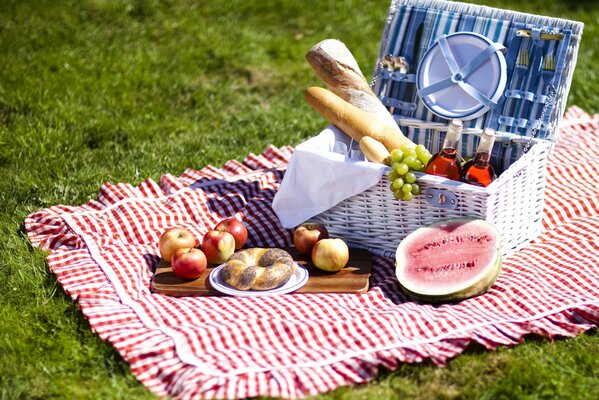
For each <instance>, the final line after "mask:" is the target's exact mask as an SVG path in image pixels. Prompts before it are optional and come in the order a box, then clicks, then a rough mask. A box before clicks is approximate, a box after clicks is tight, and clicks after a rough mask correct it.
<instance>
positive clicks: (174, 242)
mask: <svg viewBox="0 0 599 400" xmlns="http://www.w3.org/2000/svg"><path fill="white" fill-rule="evenodd" d="M197 245H198V241H197V239H196V238H195V236H194V235H193V233H191V232H190V231H188V230H187V229H184V228H169V229H167V230H166V231H164V233H163V234H162V236H160V242H159V243H158V250H160V255H161V256H162V258H163V259H164V261H167V262H171V258H172V257H173V253H174V252H175V250H177V249H184V248H190V247H196V246H197Z"/></svg>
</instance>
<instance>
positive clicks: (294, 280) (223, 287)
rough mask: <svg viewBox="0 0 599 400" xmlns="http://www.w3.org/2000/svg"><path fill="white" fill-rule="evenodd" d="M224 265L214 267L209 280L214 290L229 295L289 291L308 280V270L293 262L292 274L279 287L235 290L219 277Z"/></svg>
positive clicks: (249, 295)
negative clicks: (293, 269)
mask: <svg viewBox="0 0 599 400" xmlns="http://www.w3.org/2000/svg"><path fill="white" fill-rule="evenodd" d="M225 265H226V264H222V265H219V266H218V267H216V268H214V269H213V270H212V272H211V273H210V276H209V280H210V284H211V285H212V287H213V288H214V289H215V290H217V291H219V292H221V293H224V294H228V295H230V296H238V297H257V296H272V295H276V294H285V293H291V292H294V291H296V290H297V289H299V288H301V287H302V286H304V285H305V284H306V283H307V282H308V277H309V276H308V270H307V269H306V268H305V267H304V266H302V265H300V264H298V263H295V271H294V272H293V275H291V277H290V278H289V280H288V281H287V283H285V284H284V285H283V286H281V287H278V288H276V289H271V290H237V289H235V288H232V287H231V286H229V285H227V284H226V283H225V282H224V281H223V280H222V279H221V278H220V271H221V270H222V269H223V268H224V267H225Z"/></svg>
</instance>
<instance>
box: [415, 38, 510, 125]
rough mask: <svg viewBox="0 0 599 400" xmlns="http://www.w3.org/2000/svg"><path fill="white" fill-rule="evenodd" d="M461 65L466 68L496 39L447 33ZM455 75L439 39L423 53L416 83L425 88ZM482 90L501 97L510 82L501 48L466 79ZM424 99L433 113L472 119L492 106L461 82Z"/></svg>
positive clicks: (452, 49) (497, 97)
mask: <svg viewBox="0 0 599 400" xmlns="http://www.w3.org/2000/svg"><path fill="white" fill-rule="evenodd" d="M446 39H447V45H448V46H449V48H450V50H451V52H452V53H453V56H454V58H455V59H456V62H457V64H458V67H460V68H463V67H464V66H465V65H467V64H468V63H470V62H471V61H472V60H474V59H475V58H476V56H478V55H479V54H480V53H482V52H483V51H485V50H486V48H487V47H489V46H491V45H492V44H493V42H492V41H491V40H490V39H489V38H487V37H485V36H483V35H480V34H478V33H473V32H457V33H453V34H450V35H447V36H446ZM451 75H452V73H451V70H450V69H449V66H448V64H447V61H446V59H445V56H444V55H443V52H442V50H441V46H440V45H439V42H436V43H435V44H434V45H433V46H432V47H431V48H430V49H429V50H428V51H427V52H426V54H425V55H424V57H422V61H421V62H420V65H419V66H418V71H417V73H416V86H417V88H418V91H419V92H420V91H421V90H422V89H423V88H426V87H428V86H431V85H433V84H435V83H438V82H440V81H443V80H445V79H447V78H449V77H450V76H451ZM464 81H465V82H467V83H468V84H470V85H471V86H472V87H474V88H475V89H476V90H478V92H479V93H482V94H484V95H485V96H486V97H487V98H489V99H490V100H491V101H493V102H496V101H498V100H499V98H500V97H501V95H502V94H503V91H504V90H505V86H506V84H507V63H506V60H505V56H504V55H503V53H502V52H501V51H495V52H494V53H493V54H491V55H490V56H489V57H488V58H487V59H486V60H485V62H484V63H482V64H481V65H480V66H479V67H478V68H477V69H475V70H474V71H473V72H471V73H470V75H469V76H468V77H466V78H465V79H464ZM420 97H421V99H422V102H423V103H424V104H425V105H426V107H427V108H428V109H429V110H431V111H432V112H433V113H435V114H437V115H439V116H441V117H443V118H447V119H452V118H459V119H463V120H470V119H474V118H477V117H479V116H481V115H482V114H484V113H486V112H487V111H488V110H489V107H488V106H487V105H485V104H483V103H481V102H480V101H478V100H476V99H475V98H473V97H472V96H470V95H469V94H468V93H466V92H465V91H464V89H462V87H460V85H458V84H452V85H449V86H447V87H446V88H444V89H441V90H438V91H435V92H433V93H429V94H425V95H421V96H420Z"/></svg>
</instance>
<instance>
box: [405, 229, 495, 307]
mask: <svg viewBox="0 0 599 400" xmlns="http://www.w3.org/2000/svg"><path fill="white" fill-rule="evenodd" d="M500 248H501V239H500V236H499V234H498V232H497V230H496V229H495V228H494V227H493V225H491V224H489V223H487V222H485V221H483V220H478V219H464V218H462V219H453V220H447V221H443V222H441V223H437V224H433V225H429V226H427V227H423V228H420V229H417V230H416V231H414V232H412V233H411V234H410V235H408V237H406V238H405V239H404V240H403V241H402V242H401V244H400V246H399V248H398V250H397V278H398V279H399V282H400V284H401V286H402V287H403V288H404V289H405V290H406V291H407V292H409V293H411V294H422V295H423V296H433V297H434V296H437V297H439V300H444V299H447V300H453V299H456V298H463V297H462V296H465V295H467V296H468V297H469V296H471V295H474V294H472V292H473V291H474V292H478V291H479V290H483V291H484V290H486V289H487V287H488V286H489V285H490V284H492V283H493V282H490V283H489V280H491V279H492V281H494V280H495V278H496V276H497V273H498V272H499V268H500V266H501V253H500ZM475 294H477V293H475ZM456 296H457V297H456Z"/></svg>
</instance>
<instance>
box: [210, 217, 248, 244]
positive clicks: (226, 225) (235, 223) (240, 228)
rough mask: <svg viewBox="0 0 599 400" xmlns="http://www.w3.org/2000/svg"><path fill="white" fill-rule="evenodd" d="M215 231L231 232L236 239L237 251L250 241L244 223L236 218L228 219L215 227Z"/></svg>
mask: <svg viewBox="0 0 599 400" xmlns="http://www.w3.org/2000/svg"><path fill="white" fill-rule="evenodd" d="M214 230H215V231H220V232H229V233H230V234H231V235H233V238H234V239H235V250H239V249H241V248H242V247H243V245H244V244H245V242H247V240H248V230H247V229H246V227H245V225H244V224H243V222H241V221H239V220H238V219H235V218H227V219H225V220H223V221H221V222H219V223H218V225H216V226H215V227H214Z"/></svg>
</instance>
